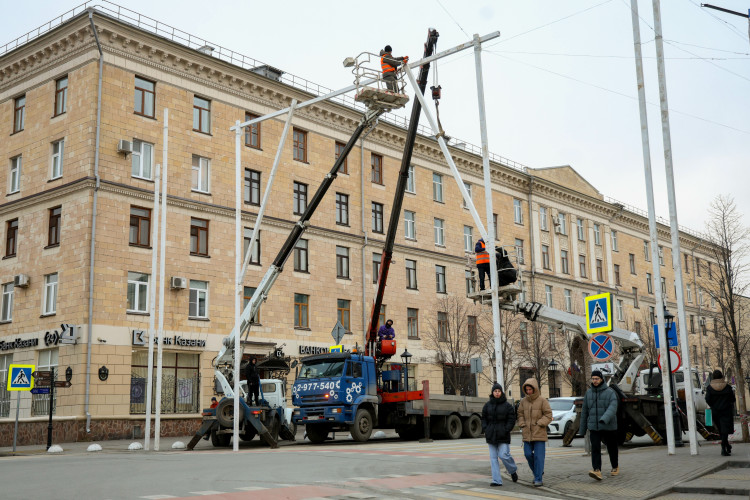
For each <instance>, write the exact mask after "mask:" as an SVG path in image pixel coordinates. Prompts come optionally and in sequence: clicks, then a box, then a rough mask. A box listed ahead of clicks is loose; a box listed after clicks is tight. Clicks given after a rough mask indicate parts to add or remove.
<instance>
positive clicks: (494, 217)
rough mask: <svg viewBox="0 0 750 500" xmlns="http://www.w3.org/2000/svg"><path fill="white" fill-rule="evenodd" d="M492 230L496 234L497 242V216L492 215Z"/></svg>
mask: <svg viewBox="0 0 750 500" xmlns="http://www.w3.org/2000/svg"><path fill="white" fill-rule="evenodd" d="M492 230H493V231H494V232H495V233H494V234H495V239H496V240H497V214H492Z"/></svg>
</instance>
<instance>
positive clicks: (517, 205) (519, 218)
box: [513, 198, 523, 224]
mask: <svg viewBox="0 0 750 500" xmlns="http://www.w3.org/2000/svg"><path fill="white" fill-rule="evenodd" d="M513 222H515V223H516V224H523V212H522V211H521V200H519V199H517V198H513Z"/></svg>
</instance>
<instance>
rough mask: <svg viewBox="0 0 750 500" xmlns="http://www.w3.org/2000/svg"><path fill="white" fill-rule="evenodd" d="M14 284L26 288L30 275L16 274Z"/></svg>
mask: <svg viewBox="0 0 750 500" xmlns="http://www.w3.org/2000/svg"><path fill="white" fill-rule="evenodd" d="M13 286H17V287H19V288H26V287H27V286H29V276H28V275H26V274H16V275H15V276H13Z"/></svg>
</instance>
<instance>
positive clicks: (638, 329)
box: [633, 321, 641, 333]
mask: <svg viewBox="0 0 750 500" xmlns="http://www.w3.org/2000/svg"><path fill="white" fill-rule="evenodd" d="M633 330H635V332H636V333H641V322H640V321H635V322H634V323H633Z"/></svg>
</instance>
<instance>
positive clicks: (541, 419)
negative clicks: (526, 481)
mask: <svg viewBox="0 0 750 500" xmlns="http://www.w3.org/2000/svg"><path fill="white" fill-rule="evenodd" d="M523 392H524V394H526V396H524V398H523V399H522V400H521V403H520V404H519V405H518V427H520V428H521V438H522V439H523V454H524V456H525V457H526V461H527V462H528V464H529V468H530V469H531V471H532V472H533V473H534V486H543V485H544V483H543V482H542V476H543V475H544V455H545V449H544V447H545V446H546V445H547V426H548V425H549V423H550V422H552V408H550V406H549V401H547V399H546V398H543V397H542V396H541V394H540V393H539V384H537V381H536V379H535V378H533V377H532V378H530V379H528V380H527V381H526V382H524V383H523Z"/></svg>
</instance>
